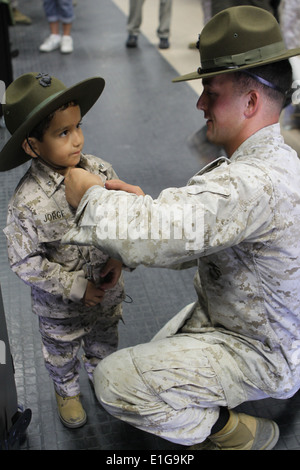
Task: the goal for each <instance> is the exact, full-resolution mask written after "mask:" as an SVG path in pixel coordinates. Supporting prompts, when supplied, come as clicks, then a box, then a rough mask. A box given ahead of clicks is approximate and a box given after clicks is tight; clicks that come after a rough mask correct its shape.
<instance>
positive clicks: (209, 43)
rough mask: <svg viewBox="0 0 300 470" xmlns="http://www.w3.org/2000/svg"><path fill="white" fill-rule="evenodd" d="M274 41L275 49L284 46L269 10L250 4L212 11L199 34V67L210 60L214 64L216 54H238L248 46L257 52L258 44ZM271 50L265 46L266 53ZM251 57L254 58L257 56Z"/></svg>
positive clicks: (246, 49) (227, 55) (270, 44)
mask: <svg viewBox="0 0 300 470" xmlns="http://www.w3.org/2000/svg"><path fill="white" fill-rule="evenodd" d="M276 44H277V45H278V47H277V49H278V48H279V49H280V50H281V49H282V50H283V51H284V50H285V48H284V44H283V39H282V35H281V31H280V27H279V24H278V23H277V21H276V19H275V17H274V16H273V15H272V14H271V13H270V12H268V11H266V10H263V9H262V8H256V7H252V6H239V7H232V8H228V9H226V10H223V11H221V12H220V13H218V14H217V15H215V16H214V17H213V18H212V19H211V20H210V21H209V22H208V23H207V25H206V26H205V27H204V28H203V30H202V33H201V35H200V37H199V50H200V59H201V64H202V70H205V69H206V68H210V67H209V65H208V64H211V63H212V62H213V61H214V62H215V63H216V66H217V64H218V58H221V57H224V56H226V57H232V56H237V55H242V54H244V53H248V52H249V50H255V51H257V52H258V53H259V51H260V50H261V48H263V49H264V48H265V47H266V46H272V45H276ZM249 46H250V47H249ZM271 53H272V48H269V49H266V50H265V54H266V55H268V54H271ZM253 57H254V58H255V60H256V57H257V56H256V55H254V56H253ZM206 63H207V67H206V65H205V64H206ZM234 65H235V63H234V59H233V60H232V66H233V67H234ZM236 65H237V66H239V65H241V64H239V63H237V64H236Z"/></svg>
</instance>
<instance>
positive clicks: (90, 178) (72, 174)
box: [65, 168, 104, 209]
mask: <svg viewBox="0 0 300 470" xmlns="http://www.w3.org/2000/svg"><path fill="white" fill-rule="evenodd" d="M95 185H99V186H102V187H103V186H104V184H103V181H102V179H101V177H100V176H98V175H93V174H92V173H89V172H88V171H86V170H83V169H82V168H71V169H70V170H69V171H68V173H67V174H66V176H65V187H66V198H67V201H68V203H69V204H70V205H71V206H72V207H74V208H75V209H77V207H78V206H79V203H80V201H81V199H82V196H83V195H84V193H85V192H86V191H87V190H88V189H89V188H91V187H92V186H95Z"/></svg>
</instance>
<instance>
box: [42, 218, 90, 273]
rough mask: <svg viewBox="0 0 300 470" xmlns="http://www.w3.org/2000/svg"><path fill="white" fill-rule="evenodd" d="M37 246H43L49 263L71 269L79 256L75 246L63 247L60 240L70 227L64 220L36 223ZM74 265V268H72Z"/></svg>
mask: <svg viewBox="0 0 300 470" xmlns="http://www.w3.org/2000/svg"><path fill="white" fill-rule="evenodd" d="M36 228H37V234H38V240H39V244H40V245H43V247H44V250H43V251H44V252H45V253H46V256H47V258H48V260H49V261H51V262H55V263H59V264H60V265H62V266H65V267H67V266H68V267H70V266H72V267H73V269H74V268H75V265H77V262H79V260H80V258H81V256H80V252H79V249H78V247H77V246H76V245H63V244H62V243H61V239H62V237H63V235H64V234H65V233H66V232H67V231H68V230H70V228H71V226H70V225H69V224H68V223H67V221H66V220H65V219H61V220H56V221H52V222H51V221H47V222H43V221H38V222H37V224H36ZM73 265H74V266H73Z"/></svg>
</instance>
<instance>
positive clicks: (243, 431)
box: [189, 410, 279, 450]
mask: <svg viewBox="0 0 300 470" xmlns="http://www.w3.org/2000/svg"><path fill="white" fill-rule="evenodd" d="M278 438H279V429H278V426H277V424H276V423H274V421H271V420H269V419H264V418H255V417H254V416H249V415H246V414H244V413H236V412H235V411H232V410H229V420H228V421H227V423H226V425H225V426H224V428H223V429H221V430H220V431H218V432H217V433H215V434H211V435H210V436H209V437H208V438H207V439H206V440H205V441H204V442H202V443H200V444H195V445H193V446H192V447H189V449H191V450H271V449H273V447H274V446H275V445H276V442H277V441H278Z"/></svg>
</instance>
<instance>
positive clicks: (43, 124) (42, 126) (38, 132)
mask: <svg viewBox="0 0 300 470" xmlns="http://www.w3.org/2000/svg"><path fill="white" fill-rule="evenodd" d="M77 105H78V103H77V101H70V102H69V103H66V104H64V105H62V106H60V107H59V108H58V109H56V110H55V111H53V112H52V113H50V114H48V116H46V117H45V118H44V119H42V120H41V121H40V122H39V124H38V125H37V126H36V127H35V128H34V129H32V131H30V132H29V133H28V137H35V138H36V139H37V140H39V141H40V142H42V140H43V137H44V134H45V132H46V130H47V129H48V128H49V126H50V123H51V121H52V119H53V117H54V114H55V113H56V111H64V110H65V109H67V108H69V107H70V106H77Z"/></svg>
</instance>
